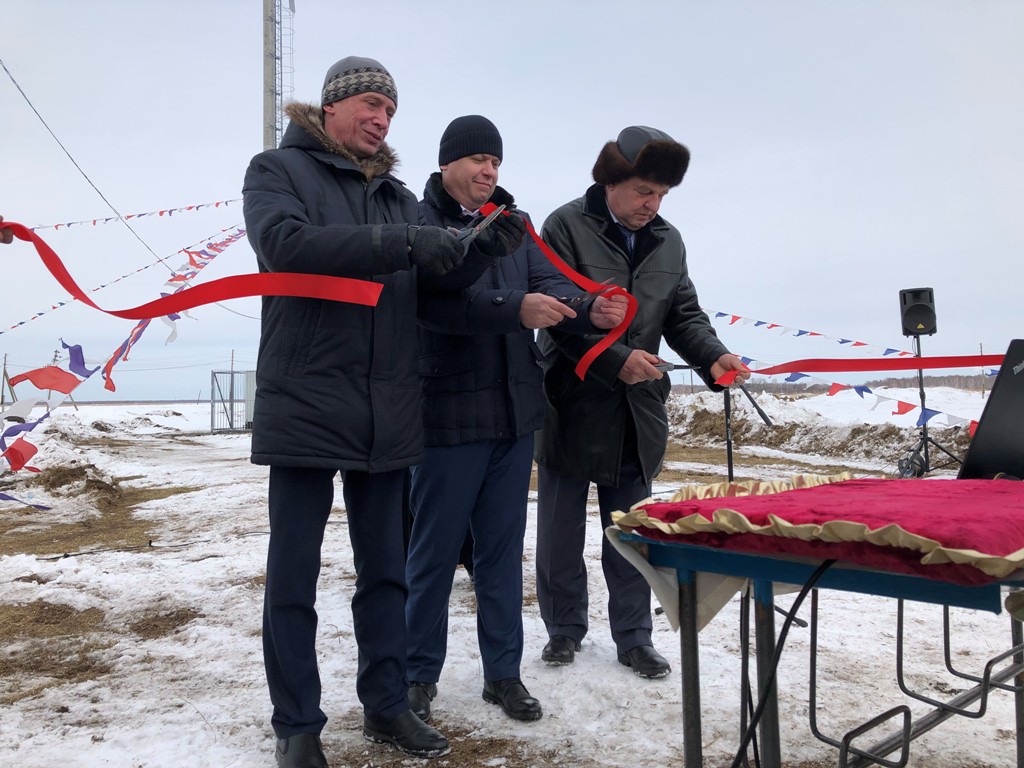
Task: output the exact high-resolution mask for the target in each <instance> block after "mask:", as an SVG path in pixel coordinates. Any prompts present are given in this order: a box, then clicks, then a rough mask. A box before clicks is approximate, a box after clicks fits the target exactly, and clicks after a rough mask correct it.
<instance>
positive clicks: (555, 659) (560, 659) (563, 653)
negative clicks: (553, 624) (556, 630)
mask: <svg viewBox="0 0 1024 768" xmlns="http://www.w3.org/2000/svg"><path fill="white" fill-rule="evenodd" d="M579 649H580V644H579V641H578V640H573V639H572V638H571V637H568V636H567V635H553V636H552V637H551V639H550V640H548V644H547V645H545V646H544V650H543V651H541V652H540V658H541V660H543V661H546V662H547V663H548V664H551V665H552V666H556V667H561V666H564V665H565V664H572V662H573V660H574V659H575V658H576V651H578V650H579Z"/></svg>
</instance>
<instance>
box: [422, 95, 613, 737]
mask: <svg viewBox="0 0 1024 768" xmlns="http://www.w3.org/2000/svg"><path fill="white" fill-rule="evenodd" d="M502 156H503V146H502V140H501V134H500V133H498V129H497V128H496V127H495V125H494V123H492V122H491V121H490V120H488V119H487V118H486V117H483V116H481V115H464V116H462V117H458V118H456V119H455V120H453V121H452V122H451V124H450V125H449V126H448V127H447V129H445V132H444V134H443V135H442V137H441V144H440V149H439V151H438V164H439V165H440V168H441V170H440V171H438V172H435V173H433V174H432V175H431V176H430V178H429V179H428V181H427V185H426V189H425V190H424V193H423V195H424V197H423V200H422V201H421V202H420V213H421V220H422V221H423V222H424V223H426V224H433V225H436V226H442V227H464V226H466V224H467V222H469V221H472V220H473V218H474V217H475V216H477V215H478V212H479V209H480V207H481V206H482V205H484V204H485V203H487V202H491V203H494V204H495V205H505V206H506V209H507V210H514V209H515V200H514V199H513V197H512V195H510V194H509V193H508V192H507V191H506V190H504V189H503V188H501V187H499V186H498V185H497V184H498V173H499V167H500V166H501V162H502ZM519 213H520V214H522V215H523V216H524V217H526V214H525V213H523V212H522V211H520V212H519ZM581 293H582V291H581V290H580V289H579V288H577V287H576V286H575V285H573V284H572V283H571V282H570V281H569V280H568V279H566V278H565V277H563V276H562V275H561V273H560V272H559V271H558V269H557V268H556V267H555V266H554V265H553V264H552V263H551V262H550V261H548V259H547V257H545V256H544V253H543V252H542V251H541V249H540V247H539V246H538V245H537V244H536V243H535V242H534V241H533V240H532V239H530V238H526V239H525V240H524V242H523V243H522V245H520V246H519V248H517V249H516V250H515V251H514V252H513V253H511V254H510V255H509V256H508V257H507V258H504V259H501V260H500V261H496V262H495V263H494V265H493V266H492V267H491V268H490V269H489V270H487V272H485V273H484V274H483V275H482V276H481V277H480V278H479V279H478V280H477V281H476V283H474V284H473V285H472V286H470V287H469V288H466V289H465V290H463V291H460V292H434V293H424V294H423V295H422V296H421V301H420V306H419V315H420V326H421V327H420V373H421V374H422V375H423V387H424V403H425V408H424V416H425V419H426V421H425V425H426V435H425V438H426V448H425V449H424V454H423V461H422V462H421V463H420V464H418V465H417V466H415V467H413V470H412V492H411V494H410V506H411V509H412V512H413V524H412V533H411V537H410V541H409V559H408V563H407V565H406V579H407V581H408V582H409V601H408V604H407V606H406V618H407V623H408V626H409V660H408V664H409V667H408V671H409V679H410V682H411V687H410V689H409V701H410V704H411V705H412V708H413V711H414V712H416V713H417V714H418V715H419V716H420V717H421V718H423V719H424V720H427V719H429V718H430V705H431V700H432V699H433V698H434V697H435V696H436V695H437V681H438V680H439V678H440V675H441V669H442V667H443V666H444V660H445V655H446V652H447V634H448V600H449V597H450V595H451V589H452V577H453V574H454V572H455V567H456V563H457V562H458V559H459V550H460V547H461V545H462V543H463V539H464V537H465V534H466V530H467V528H469V529H470V530H471V531H472V534H473V557H472V559H473V586H474V589H475V591H476V599H477V617H478V621H477V636H478V640H479V644H480V661H481V663H482V665H483V673H484V686H483V699H484V701H487V702H489V703H491V704H497V705H499V706H500V707H501V708H502V710H503V711H504V712H505V714H506V715H508V716H509V717H511V718H513V719H516V720H526V721H530V720H537V719H539V718H540V717H541V715H542V709H541V704H540V702H539V701H538V700H537V699H536V698H534V697H532V696H531V695H530V693H529V691H528V690H527V689H526V687H525V686H524V685H523V682H522V680H521V678H520V662H521V660H522V657H523V615H522V604H523V537H524V535H525V533H526V506H527V497H528V495H529V488H530V475H531V471H532V466H533V434H534V432H535V431H536V430H537V429H538V428H539V427H540V425H541V423H542V422H543V419H544V409H543V402H544V396H543V392H542V389H541V385H542V372H541V368H540V365H539V358H540V350H539V349H538V348H537V344H536V342H535V340H534V329H537V328H548V327H552V326H558V327H559V328H560V329H562V330H563V331H564V332H566V333H577V334H581V333H588V334H594V333H599V332H601V331H602V329H608V328H613V327H615V326H616V325H618V324H619V323H621V322H622V320H623V318H624V317H625V311H626V299H625V297H624V296H616V297H614V298H611V299H609V298H605V297H598V298H596V299H592V300H590V301H588V302H585V303H583V304H581V305H580V306H579V307H578V309H576V310H574V309H573V308H572V307H570V306H569V304H568V303H567V301H566V300H567V299H568V298H570V297H572V296H576V295H579V294H581Z"/></svg>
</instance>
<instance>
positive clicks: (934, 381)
mask: <svg viewBox="0 0 1024 768" xmlns="http://www.w3.org/2000/svg"><path fill="white" fill-rule="evenodd" d="M757 378H758V377H756V376H755V377H754V379H753V380H752V381H750V382H749V383H748V384H747V389H748V390H749V391H750V392H751V393H754V392H768V393H770V394H773V395H794V394H811V395H816V394H821V393H823V392H828V391H829V389H830V387H831V385H830V384H824V383H821V384H818V383H812V384H804V383H801V382H799V381H796V382H787V381H758V380H757ZM993 381H995V377H994V376H985V375H983V374H980V373H976V374H973V375H970V376H966V375H963V374H953V375H948V376H925V377H924V386H925V388H928V387H952V388H954V389H965V390H967V391H969V392H970V391H974V392H982V391H988V390H989V389H991V388H992V382H993ZM917 384H918V381H917V376H913V377H912V378H907V377H905V376H904V377H895V376H891V377H889V378H887V379H875V380H873V381H869V382H867V383H866V384H865V385H864V386H866V387H868V388H869V389H872V390H874V389H878V388H881V387H891V388H898V389H907V388H916V387H917ZM704 389H706V387H704V385H703V383H701V381H700V380H699V379H697V378H696V377H694V382H693V384H692V385H691V384H690V383H686V384H673V385H672V391H673V392H683V393H685V394H692V393H693V392H700V391H702V390H704Z"/></svg>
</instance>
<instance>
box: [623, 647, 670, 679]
mask: <svg viewBox="0 0 1024 768" xmlns="http://www.w3.org/2000/svg"><path fill="white" fill-rule="evenodd" d="M619 664H625V665H626V666H627V667H632V668H633V674H635V675H639V676H640V677H646V678H650V679H652V680H653V679H656V678H659V677H665V675H667V674H668V673H669V672H671V671H672V667H670V666H669V664H668V661H666V659H665V657H664V656H662V655H661V654H660V653H658V652H657V651H656V650H654V647H653V646H650V645H638V646H637V647H636V648H630V649H629V650H628V651H626V652H625V653H620V654H619Z"/></svg>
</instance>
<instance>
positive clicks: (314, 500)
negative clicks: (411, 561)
mask: <svg viewBox="0 0 1024 768" xmlns="http://www.w3.org/2000/svg"><path fill="white" fill-rule="evenodd" d="M335 474H337V473H336V472H335V471H334V470H330V469H303V468H294V467H276V466H275V467H271V468H270V490H269V506H270V544H269V547H268V552H267V583H266V589H265V592H264V604H263V658H264V664H265V666H266V672H267V683H268V685H269V688H270V700H271V703H272V704H273V706H274V712H273V717H272V720H271V724H272V725H273V728H274V732H275V733H276V734H277V736H278V737H279V738H287V737H289V736H292V735H294V734H296V733H319V732H320V731H321V730H322V729H323V727H324V724H325V723H326V722H327V717H326V715H325V714H324V712H323V710H322V709H321V708H320V693H321V684H320V671H319V669H318V667H317V655H316V631H317V614H316V609H315V607H314V606H315V603H316V591H317V590H316V587H317V579H318V578H319V575H320V549H321V545H322V544H323V540H324V531H325V529H326V526H327V519H328V517H329V516H330V513H331V506H332V504H333V502H334V476H335ZM405 475H406V470H404V469H402V470H395V471H392V472H382V473H378V474H368V473H365V472H356V471H353V470H347V471H344V472H342V494H343V496H344V499H345V509H346V512H347V517H348V532H349V538H350V541H351V545H352V555H353V562H354V564H355V569H356V587H355V594H354V595H353V597H352V625H353V630H354V633H355V639H356V645H357V646H358V649H359V666H358V671H357V674H356V692H357V694H358V696H359V700H360V701H361V702H362V704H363V711H364V713H365V714H366V715H367V716H368V717H371V718H373V719H374V720H378V721H388V720H391V719H393V718H395V717H397V716H398V715H400V714H401V713H402V712H403V711H405V710H407V709H408V708H409V702H408V696H407V692H408V687H409V686H408V680H407V678H406V676H405V651H406V631H405V600H406V597H407V594H408V591H407V589H406V586H405V547H404V542H403V532H402V528H403V520H402V517H403V511H402V505H403V493H404V483H405Z"/></svg>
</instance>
